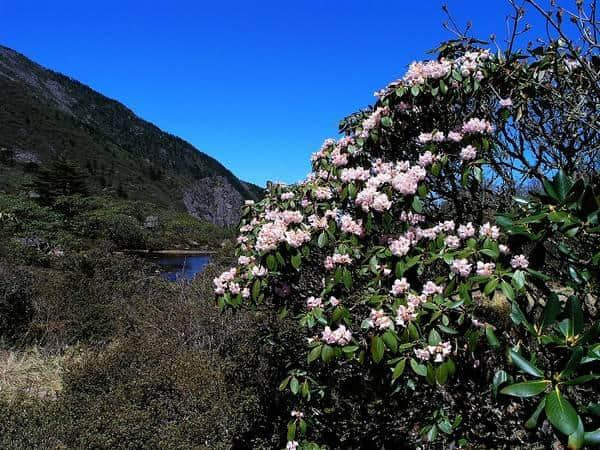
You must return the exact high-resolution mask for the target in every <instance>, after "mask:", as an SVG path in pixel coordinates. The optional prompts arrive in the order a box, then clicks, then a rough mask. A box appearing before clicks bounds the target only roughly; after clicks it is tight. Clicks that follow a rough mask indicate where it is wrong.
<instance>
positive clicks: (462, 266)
mask: <svg viewBox="0 0 600 450" xmlns="http://www.w3.org/2000/svg"><path fill="white" fill-rule="evenodd" d="M472 267H473V266H472V264H469V261H467V260H466V259H455V260H454V261H453V262H452V266H451V270H452V272H454V273H457V274H459V275H460V276H461V277H468V276H469V274H470V273H471V269H472Z"/></svg>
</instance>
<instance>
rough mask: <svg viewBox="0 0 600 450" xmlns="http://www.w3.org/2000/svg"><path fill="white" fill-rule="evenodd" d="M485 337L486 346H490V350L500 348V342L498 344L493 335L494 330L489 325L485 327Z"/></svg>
mask: <svg viewBox="0 0 600 450" xmlns="http://www.w3.org/2000/svg"><path fill="white" fill-rule="evenodd" d="M485 336H486V338H487V341H488V344H490V347H492V348H498V347H500V342H498V338H497V337H496V333H494V329H493V328H492V327H491V326H490V325H487V326H486V327H485Z"/></svg>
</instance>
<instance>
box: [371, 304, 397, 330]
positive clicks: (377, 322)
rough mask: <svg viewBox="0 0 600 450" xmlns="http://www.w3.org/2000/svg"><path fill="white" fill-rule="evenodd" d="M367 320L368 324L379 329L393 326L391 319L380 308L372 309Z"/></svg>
mask: <svg viewBox="0 0 600 450" xmlns="http://www.w3.org/2000/svg"><path fill="white" fill-rule="evenodd" d="M368 322H369V325H371V326H372V327H375V328H378V329H380V330H386V329H388V328H392V327H393V326H394V322H393V321H392V319H391V318H390V317H389V316H388V315H386V313H385V312H384V311H383V310H382V309H379V310H377V309H372V310H371V314H370V316H369V320H368Z"/></svg>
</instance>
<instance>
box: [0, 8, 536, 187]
mask: <svg viewBox="0 0 600 450" xmlns="http://www.w3.org/2000/svg"><path fill="white" fill-rule="evenodd" d="M442 3H443V2H441V1H438V0H421V1H419V2H412V1H410V2H409V1H402V0H395V1H383V0H382V1H368V0H362V1H359V0H346V1H334V0H321V1H316V0H300V1H294V2H291V1H285V0H279V1H271V0H264V1H262V0H261V1H258V0H257V1H250V0H247V1H227V0H222V1H210V2H208V1H203V0H195V1H177V0H173V1H152V0H144V1H137V0H135V1H127V0H121V1H118V2H117V1H113V0H105V1H102V2H92V1H84V2H82V1H80V0H79V1H66V0H55V1H52V2H48V1H27V0H21V1H9V0H0V43H2V44H3V45H6V46H8V47H11V48H14V49H15V50H17V51H20V52H22V53H24V54H25V55H26V56H28V57H30V58H31V59H33V60H35V61H37V62H39V63H40V64H42V65H44V66H47V67H49V68H51V69H53V70H56V71H59V72H62V73H64V74H67V75H69V76H71V77H73V78H76V79H78V80H80V81H82V82H83V83H85V84H87V85H89V86H91V87H92V88H93V89H95V90H97V91H99V92H101V93H103V94H104V95H106V96H108V97H111V98H114V99H117V100H119V101H120V102H122V103H124V104H125V105H127V106H128V107H129V108H131V109H132V110H133V111H134V112H135V113H136V114H138V115H139V116H141V117H142V118H144V119H146V120H149V121H151V122H153V123H155V124H156V125H157V126H159V127H160V128H162V129H163V130H165V131H168V132H170V133H173V134H175V135H178V136H180V137H182V138H184V139H186V140H187V141H189V142H191V143H192V144H193V145H195V146H196V147H197V148H199V149H200V150H202V151H204V152H206V153H208V154H210V155H211V156H213V157H215V158H217V159H218V160H219V161H221V162H222V163H223V164H224V165H225V166H227V167H228V168H229V169H231V170H232V171H233V172H234V173H235V174H236V175H237V176H239V177H240V178H242V179H244V180H247V181H251V182H254V183H257V184H260V185H264V184H265V182H266V180H281V181H285V182H293V181H296V180H299V179H301V178H303V177H304V176H305V175H306V173H307V172H308V171H309V169H310V167H309V155H310V153H312V152H313V151H315V150H317V149H318V148H319V146H320V144H321V142H322V141H323V139H325V138H327V137H335V136H336V132H337V124H338V122H339V120H340V119H341V118H343V117H344V116H346V115H348V114H350V113H352V112H353V111H355V110H357V109H359V108H361V107H363V106H366V105H368V104H370V103H372V102H373V100H374V98H373V92H374V91H375V90H377V89H379V88H381V87H383V86H384V85H385V84H387V83H388V82H389V81H391V80H393V79H396V78H399V77H400V76H401V75H402V74H403V73H404V71H405V70H406V67H407V65H408V64H409V63H410V62H411V61H412V60H414V59H422V58H424V57H426V53H425V52H426V51H427V50H429V49H431V48H432V47H434V46H435V45H436V44H437V43H438V42H440V41H442V40H445V39H448V38H449V37H450V35H449V34H448V33H447V32H446V31H445V30H443V29H442V26H441V23H442V21H443V20H444V17H445V16H444V15H443V13H442V10H441V5H442ZM446 3H447V4H448V6H449V8H450V10H451V11H452V13H453V15H454V16H455V18H456V19H457V21H458V22H459V23H464V22H466V21H467V20H469V19H471V20H472V21H473V29H474V31H475V33H476V34H477V35H478V36H483V37H487V36H489V34H490V33H496V34H497V35H498V37H499V38H501V37H504V36H505V29H506V26H505V16H506V13H507V12H508V11H509V8H508V3H507V2H506V1H505V0H488V1H481V0H480V1H472V0H448V1H446ZM535 25H536V24H535V23H534V26H535ZM538 33H541V30H539V31H538Z"/></svg>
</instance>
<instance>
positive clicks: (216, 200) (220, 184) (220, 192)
mask: <svg viewBox="0 0 600 450" xmlns="http://www.w3.org/2000/svg"><path fill="white" fill-rule="evenodd" d="M183 202H184V204H185V207H186V208H187V210H188V212H189V213H190V214H191V215H193V216H195V217H198V218H201V219H205V220H207V221H209V222H212V223H214V224H216V225H234V224H237V222H239V220H240V209H241V207H242V205H243V204H244V198H243V197H242V195H241V194H240V193H239V191H238V190H236V189H235V188H234V187H233V186H232V185H231V183H229V181H228V180H227V178H225V177H221V176H215V177H207V178H203V179H201V180H199V181H198V182H196V183H194V184H193V185H192V186H190V187H189V188H188V189H186V190H185V191H184V193H183Z"/></svg>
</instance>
